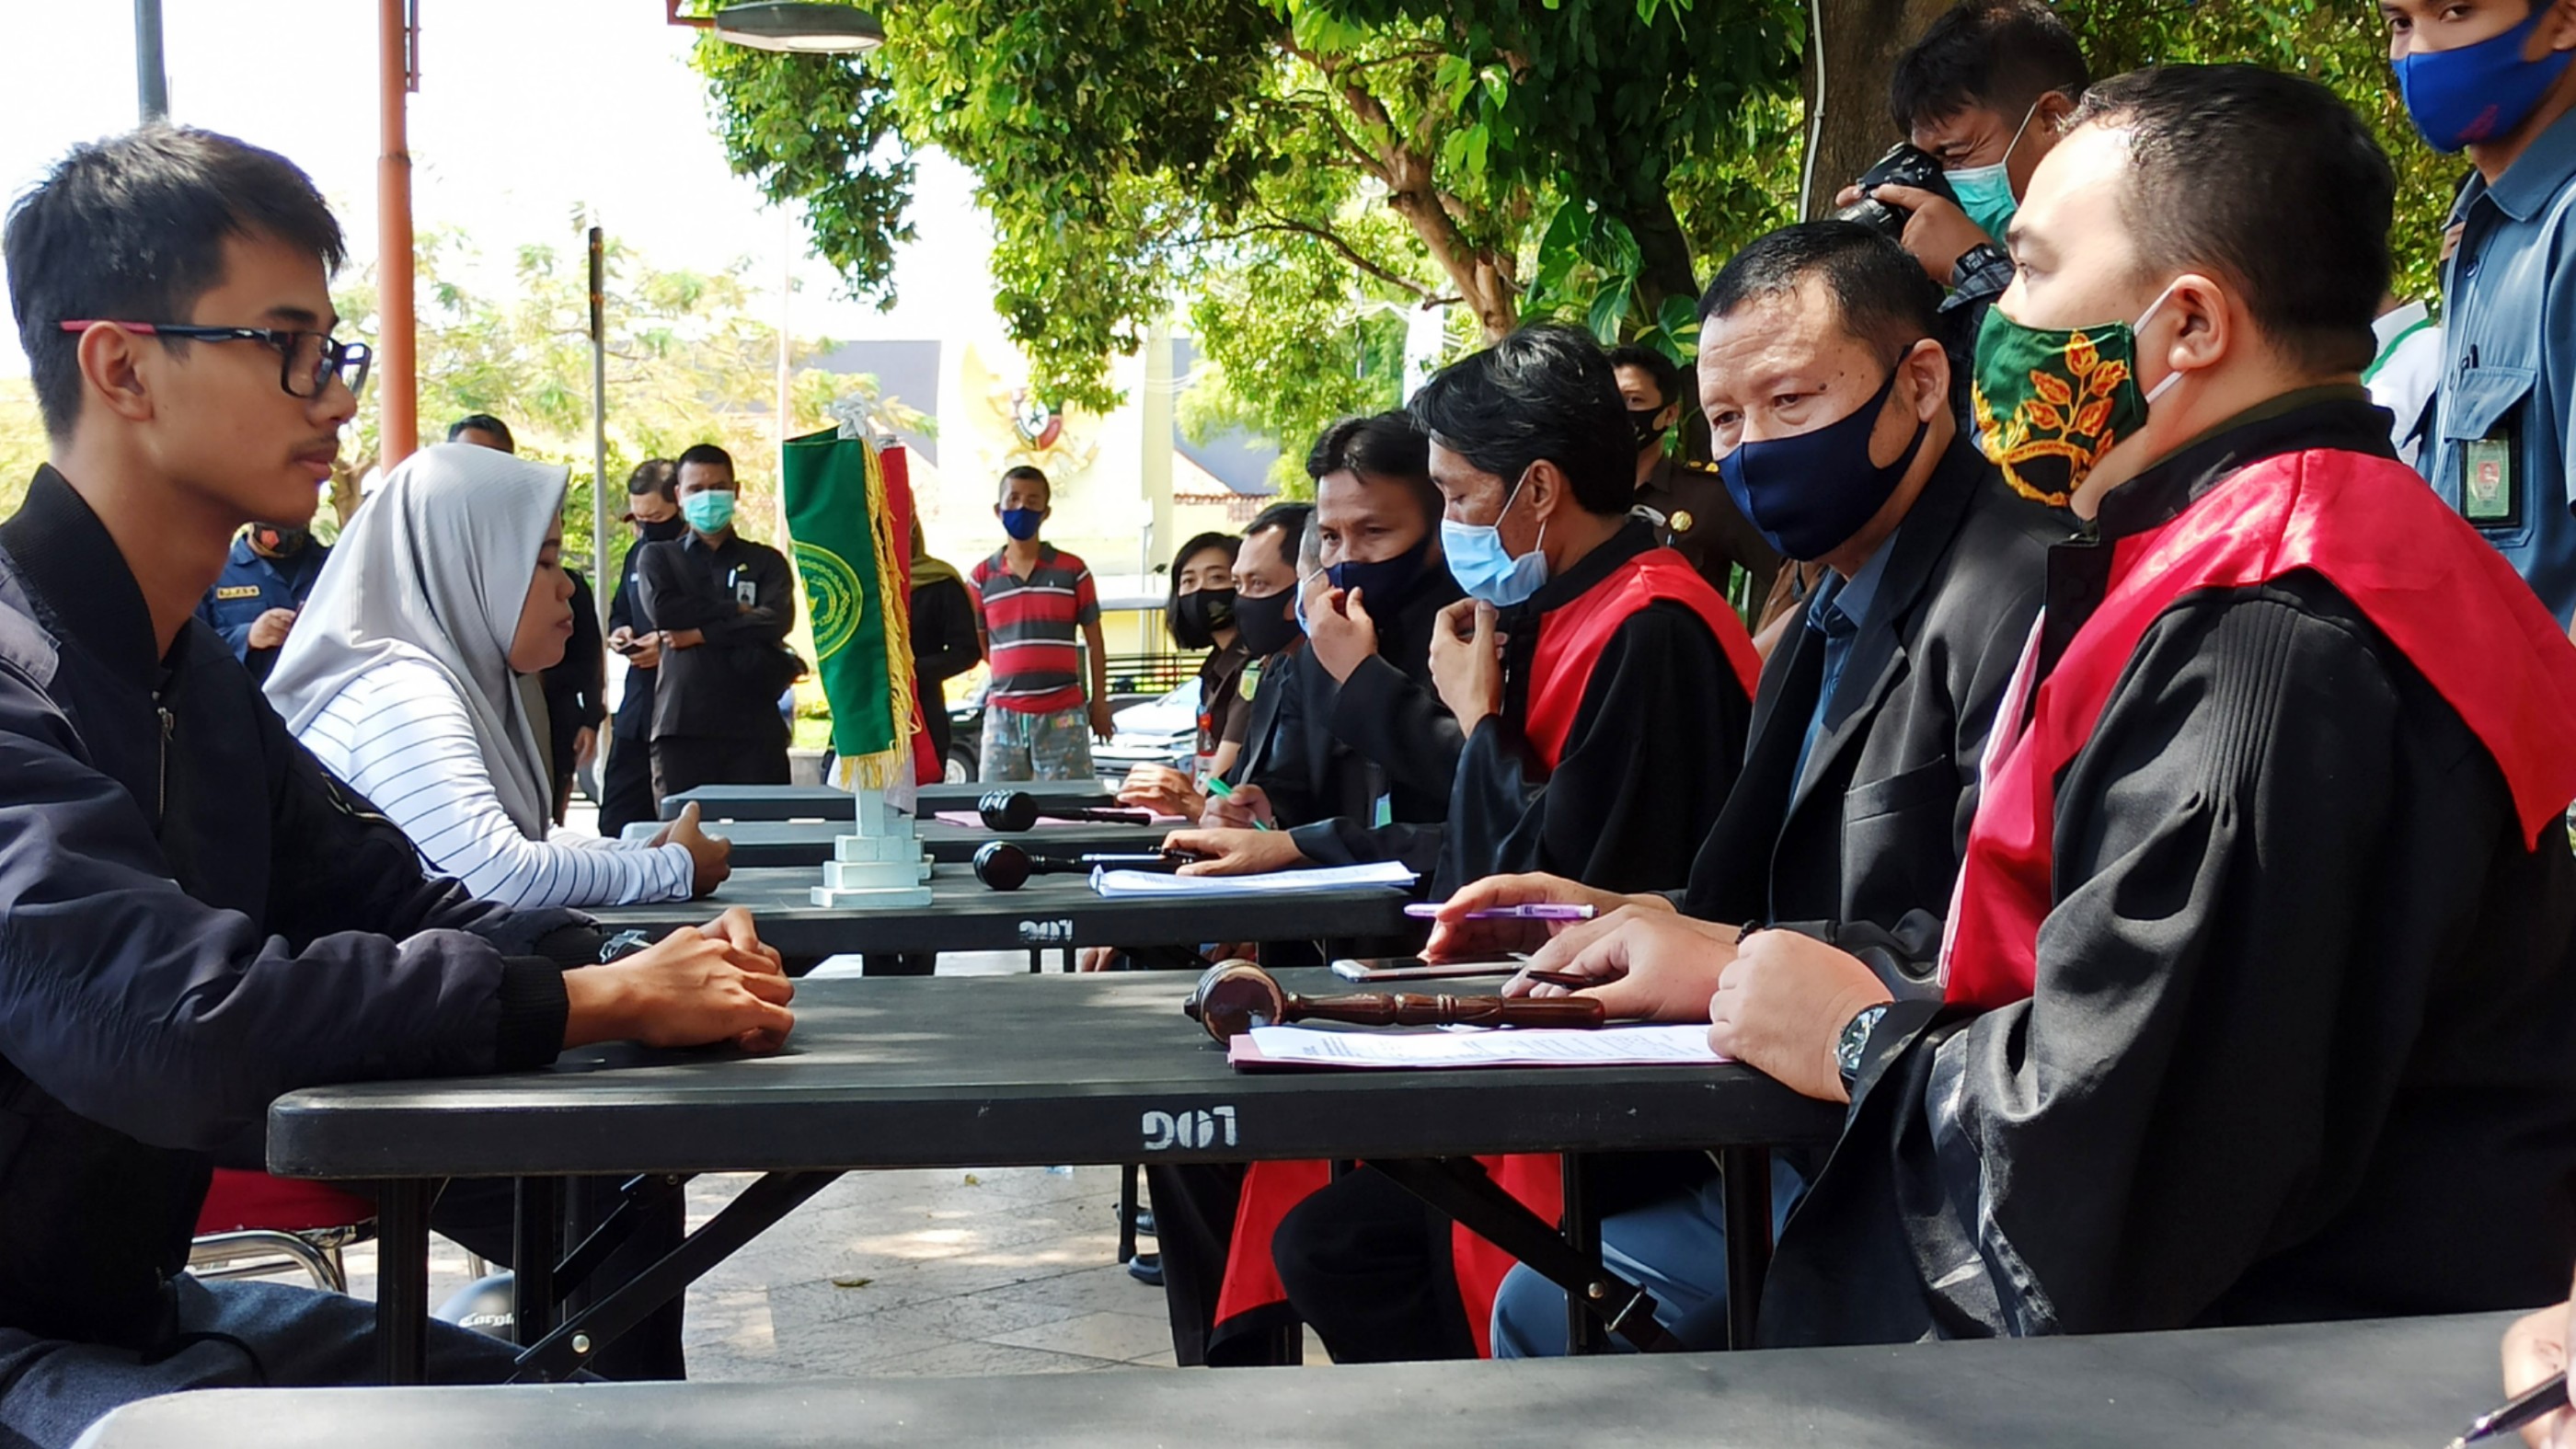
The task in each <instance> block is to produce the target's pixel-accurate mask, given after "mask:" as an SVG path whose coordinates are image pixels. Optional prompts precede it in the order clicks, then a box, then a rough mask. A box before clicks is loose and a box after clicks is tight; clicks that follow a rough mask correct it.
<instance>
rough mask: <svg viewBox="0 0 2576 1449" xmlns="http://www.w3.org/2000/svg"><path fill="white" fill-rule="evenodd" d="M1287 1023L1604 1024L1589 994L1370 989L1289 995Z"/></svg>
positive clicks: (1385, 1024) (1283, 1018) (1599, 1004)
mask: <svg viewBox="0 0 2576 1449" xmlns="http://www.w3.org/2000/svg"><path fill="white" fill-rule="evenodd" d="M1281 1019H1282V1020H1283V1021H1343V1022H1349V1023H1352V1024H1353V1025H1356V1026H1556V1027H1594V1026H1599V1025H1601V1024H1602V1021H1603V1013H1602V1009H1601V1003H1600V1002H1599V1001H1596V1000H1594V999H1593V998H1591V997H1589V996H1553V997H1537V996H1420V995H1415V994H1412V993H1408V992H1387V991H1368V992H1359V993H1356V994H1353V995H1350V996H1318V997H1305V996H1291V997H1289V998H1288V1009H1287V1011H1286V1012H1285V1013H1283V1015H1282V1018H1281Z"/></svg>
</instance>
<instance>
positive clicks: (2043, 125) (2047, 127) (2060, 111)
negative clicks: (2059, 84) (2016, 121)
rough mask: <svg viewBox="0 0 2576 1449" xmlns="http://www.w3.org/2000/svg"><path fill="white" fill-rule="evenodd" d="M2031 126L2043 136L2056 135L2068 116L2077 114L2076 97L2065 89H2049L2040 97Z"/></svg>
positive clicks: (2031, 119)
mask: <svg viewBox="0 0 2576 1449" xmlns="http://www.w3.org/2000/svg"><path fill="white" fill-rule="evenodd" d="M2035 110H2036V112H2037V113H2036V114H2034V115H2033V116H2032V117H2031V118H2030V128H2031V129H2032V130H2034V131H2037V132H2039V133H2040V134H2041V135H2043V136H2054V135H2056V134H2057V128H2058V127H2060V126H2062V125H2065V124H2066V118H2067V117H2069V116H2071V115H2074V114H2075V98H2074V97H2073V96H2070V95H2068V94H2067V93H2066V92H2064V91H2049V92H2047V93H2046V94H2044V95H2042V96H2041V97H2040V98H2039V104H2038V105H2037V107H2036V108H2035Z"/></svg>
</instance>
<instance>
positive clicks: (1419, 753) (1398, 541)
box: [1176, 413, 1463, 875]
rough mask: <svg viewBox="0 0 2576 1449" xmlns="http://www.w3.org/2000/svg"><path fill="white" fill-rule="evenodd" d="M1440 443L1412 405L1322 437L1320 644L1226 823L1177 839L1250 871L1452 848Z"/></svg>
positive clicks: (1311, 639) (1315, 464)
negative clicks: (1442, 645) (1435, 642)
mask: <svg viewBox="0 0 2576 1449" xmlns="http://www.w3.org/2000/svg"><path fill="white" fill-rule="evenodd" d="M1430 452H1431V440H1430V439H1429V438H1428V437H1426V436H1424V434H1423V432H1422V430H1421V429H1420V428H1419V427H1416V426H1415V425H1414V423H1413V421H1412V419H1410V418H1408V417H1406V416H1405V415H1404V414H1402V413H1381V414H1379V415H1377V416H1375V417H1362V418H1344V419H1342V420H1341V421H1340V422H1337V423H1335V424H1333V425H1332V426H1331V427H1329V428H1327V429H1325V430H1324V435H1323V436H1322V437H1321V438H1318V439H1317V440H1316V442H1315V446H1314V447H1313V449H1311V450H1310V451H1309V452H1308V453H1307V456H1306V472H1307V476H1309V477H1311V478H1313V479H1314V480H1315V513H1314V519H1313V527H1314V531H1315V538H1316V546H1317V559H1318V562H1319V564H1320V568H1319V569H1318V571H1317V572H1315V573H1313V574H1312V575H1310V576H1308V577H1307V578H1305V579H1304V580H1303V581H1302V583H1301V587H1300V593H1301V598H1300V600H1299V605H1300V608H1301V610H1302V613H1303V617H1304V619H1305V632H1306V636H1307V648H1306V652H1305V654H1304V655H1303V656H1302V657H1301V658H1300V659H1299V660H1298V662H1297V664H1296V666H1295V668H1294V669H1293V670H1291V671H1290V673H1289V675H1288V678H1289V680H1290V681H1291V686H1290V688H1289V690H1288V691H1287V693H1286V695H1285V697H1283V698H1281V699H1280V701H1279V703H1278V708H1277V713H1276V715H1275V716H1274V723H1273V725H1272V729H1271V744H1270V747H1269V748H1268V749H1266V750H1265V751H1263V752H1262V755H1263V757H1262V760H1261V764H1260V769H1259V770H1258V771H1256V772H1255V773H1254V774H1253V775H1252V776H1251V777H1250V780H1251V783H1250V784H1249V785H1248V786H1246V787H1245V788H1243V789H1240V790H1238V791H1237V792H1236V793H1235V796H1234V798H1233V799H1231V800H1226V799H1218V800H1214V801H1211V802H1209V805H1208V809H1207V813H1206V815H1205V816H1204V817H1203V823H1204V824H1205V825H1206V826H1207V827H1208V830H1209V832H1223V833H1222V834H1216V833H1208V834H1200V833H1195V832H1194V833H1191V834H1190V835H1189V836H1188V838H1187V839H1186V840H1178V839H1176V843H1179V844H1183V845H1185V846H1187V847H1188V848H1192V849H1201V850H1206V851H1208V852H1209V853H1217V854H1221V855H1222V856H1223V857H1224V859H1225V860H1226V862H1227V867H1228V869H1230V870H1238V871H1257V870H1276V869H1281V868H1284V867H1287V866H1293V865H1349V864H1352V863H1354V862H1359V861H1375V860H1401V861H1404V862H1405V863H1407V864H1409V865H1411V866H1412V867H1413V868H1414V869H1415V870H1417V871H1420V872H1421V873H1423V874H1424V875H1428V874H1430V872H1431V870H1432V868H1433V867H1434V866H1435V865H1436V864H1437V863H1438V860H1439V856H1440V839H1441V821H1442V820H1443V819H1445V818H1446V817H1447V815H1448V810H1449V788H1450V784H1451V781H1452V778H1453V776H1454V774H1455V771H1456V768H1457V763H1458V750H1459V747H1460V745H1461V744H1462V743H1463V739H1462V737H1461V736H1460V735H1459V733H1458V725H1457V722H1456V721H1454V720H1452V719H1451V718H1450V717H1449V707H1448V706H1447V705H1444V704H1442V703H1441V702H1440V696H1439V695H1438V694H1437V693H1436V692H1435V691H1434V690H1433V689H1432V687H1431V635H1432V631H1433V629H1434V628H1435V627H1436V626H1437V624H1438V621H1439V617H1440V611H1441V610H1442V609H1445V608H1447V607H1448V606H1449V605H1451V604H1454V603H1456V602H1457V601H1458V597H1459V589H1458V584H1457V581H1456V580H1454V579H1452V578H1450V577H1449V571H1448V570H1447V569H1446V568H1445V567H1443V566H1442V564H1441V561H1440V552H1439V548H1438V543H1437V528H1438V524H1439V518H1440V494H1439V492H1438V490H1436V489H1434V488H1433V487H1432V486H1431V473H1430ZM1381 619H1383V621H1384V622H1383V623H1381V622H1380V620H1381ZM1256 821H1258V822H1260V823H1262V824H1276V825H1284V826H1287V827H1288V829H1286V830H1285V831H1282V832H1276V833H1272V832H1263V831H1259V830H1257V829H1256V828H1254V822H1256Z"/></svg>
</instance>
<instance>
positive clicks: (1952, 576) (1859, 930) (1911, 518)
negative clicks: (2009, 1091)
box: [1682, 439, 2074, 994]
mask: <svg viewBox="0 0 2576 1449" xmlns="http://www.w3.org/2000/svg"><path fill="white" fill-rule="evenodd" d="M2073 531H2074V526H2073V524H2072V522H2071V521H2070V520H2069V519H2068V518H2067V517H2066V515H2064V514H2062V513H2060V512H2058V511H2057V510H2055V509H2053V508H2049V507H2046V506H2044V505H2041V504H2038V503H2033V502H2031V501H2029V500H2027V499H2024V498H2022V497H2020V496H2019V495H2017V494H2015V493H2014V492H2013V491H2012V489H2011V488H2010V487H2008V486H2007V485H2006V484H2005V483H2004V482H2003V480H2002V479H2001V478H2000V477H1998V476H1997V475H1996V473H1995V470H1994V468H1993V465H1991V464H1989V463H1987V462H1986V461H1985V459H1984V458H1982V457H1980V456H1978V454H1977V452H1976V450H1975V448H1974V447H1973V446H1972V445H1971V444H1969V443H1968V442H1967V441H1965V440H1964V439H1961V440H1956V441H1954V442H1953V443H1952V444H1951V446H1950V450H1949V451H1948V452H1947V453H1946V454H1944V455H1943V457H1942V459H1941V464H1940V467H1939V468H1938V469H1937V470H1936V471H1935V472H1934V473H1933V475H1932V479H1931V481H1930V482H1929V483H1927V484H1926V485H1925V486H1924V489H1923V492H1922V494H1921V495H1920V496H1919V497H1917V498H1916V499H1915V502H1914V507H1913V509H1912V510H1911V511H1909V512H1908V513H1907V514H1906V517H1905V522H1904V524H1903V526H1902V527H1901V528H1900V529H1899V530H1898V532H1897V534H1896V537H1895V540H1894V541H1893V542H1892V543H1891V544H1889V545H1888V546H1889V547H1891V548H1893V549H1895V550H1896V551H1895V553H1893V554H1891V555H1890V556H1889V558H1888V563H1887V572H1886V573H1885V574H1884V575H1883V576H1882V577H1881V579H1880V581H1879V587H1878V595H1877V597H1876V599H1874V600H1873V601H1872V603H1871V608H1870V617H1869V618H1868V619H1867V620H1866V621H1864V623H1863V626H1862V628H1861V630H1860V632H1859V634H1858V635H1857V636H1856V637H1855V639H1854V641H1853V646H1852V648H1853V653H1852V656H1851V658H1850V659H1849V660H1848V661H1847V662H1846V663H1845V664H1844V666H1843V679H1842V683H1843V685H1844V686H1845V688H1844V690H1843V691H1842V694H1843V696H1844V697H1845V698H1846V699H1847V700H1848V701H1849V703H1848V704H1846V705H1844V706H1843V707H1842V709H1841V711H1840V712H1839V713H1837V714H1835V715H1830V716H1828V717H1827V719H1826V721H1825V728H1824V733H1823V734H1821V735H1820V736H1818V737H1817V740H1816V748H1815V753H1814V757H1813V758H1812V759H1810V760H1809V761H1808V762H1807V771H1806V778H1805V779H1803V780H1793V779H1792V772H1794V771H1795V770H1796V769H1797V767H1798V752H1799V748H1800V746H1801V745H1802V744H1803V743H1804V742H1805V739H1806V734H1807V726H1808V723H1809V721H1810V720H1812V719H1813V718H1814V715H1815V710H1816V699H1817V688H1818V685H1819V683H1820V681H1821V680H1822V679H1823V671H1824V652H1825V641H1824V637H1823V636H1822V635H1820V634H1818V633H1816V632H1815V631H1814V630H1812V629H1808V628H1804V627H1797V628H1793V629H1791V630H1790V632H1789V635H1788V637H1787V638H1786V639H1785V640H1783V641H1782V642H1781V646H1780V648H1779V649H1778V650H1776V651H1774V653H1773V654H1772V656H1771V660H1770V663H1769V664H1768V665H1767V666H1766V667H1765V668H1764V669H1763V671H1762V680H1761V687H1760V689H1759V690H1758V691H1757V693H1756V695H1755V698H1754V701H1753V726H1752V736H1751V742H1750V743H1749V744H1748V745H1747V747H1746V750H1745V768H1744V772H1743V774H1742V775H1741V776H1739V777H1738V779H1737V781H1736V786H1735V789H1734V790H1733V792H1732V793H1730V794H1729V795H1728V796H1727V800H1726V805H1725V807H1724V808H1723V809H1722V810H1720V811H1719V812H1718V817H1717V823H1716V824H1715V825H1714V826H1712V827H1711V828H1710V830H1709V834H1708V838H1707V840H1706V841H1705V842H1704V843H1703V844H1702V846H1701V848H1700V852H1699V858H1698V860H1697V861H1695V862H1694V863H1693V865H1692V868H1691V883H1690V886H1689V889H1688V890H1687V891H1686V892H1685V893H1684V895H1683V898H1682V907H1683V909H1684V910H1686V911H1687V912H1689V913H1690V914H1691V915H1694V916H1698V917H1701V918H1703V919H1706V920H1715V921H1737V922H1744V921H1757V922H1764V923H1770V924H1783V925H1797V926H1800V927H1802V928H1803V929H1805V930H1807V931H1808V933H1809V934H1811V935H1816V936H1820V937H1822V938H1824V939H1826V940H1830V941H1838V942H1839V943H1840V944H1842V945H1844V946H1845V947H1846V948H1847V949H1862V950H1865V949H1866V947H1867V946H1868V945H1870V944H1872V943H1873V942H1876V941H1880V940H1882V939H1883V938H1882V937H1880V936H1878V935H1876V934H1874V933H1885V935H1886V936H1892V937H1895V938H1896V939H1897V940H1899V941H1902V942H1904V943H1906V945H1907V946H1908V947H1909V948H1920V949H1910V950H1909V951H1907V952H1903V953H1899V954H1905V955H1908V956H1909V957H1910V958H1911V959H1914V960H1927V961H1928V960H1931V959H1933V958H1934V957H1935V956H1936V955H1937V954H1938V953H1937V947H1938V945H1939V942H1940V935H1941V922H1942V918H1943V917H1944V915H1946V913H1947V912H1948V911H1949V908H1950V887H1951V884H1952V882H1953V881H1954V880H1955V879H1956V878H1957V876H1958V873H1959V856H1960V852H1961V851H1962V850H1963V849H1964V848H1965V846H1966V844H1967V838H1968V821H1969V819H1970V817H1972V816H1973V815H1974V814H1975V813H1976V807H1977V767H1978V762H1979V760H1980V759H1981V757H1982V756H1983V755H1984V752H1985V747H1986V735H1987V732H1988V731H1989V730H1990V729H1991V728H1992V727H1993V723H1994V717H1995V711H1996V707H1997V705H1998V703H1999V702H2000V701H2001V699H2002V696H2003V691H2004V686H2005V685H2006V684H2007V683H2008V682H2010V680H2011V678H2012V672H2013V666H2014V665H2015V664H2016V663H2018V662H2019V661H2020V658H2021V653H2022V648H2023V646H2024V644H2025V643H2027V641H2028V639H2029V636H2030V627H2031V621H2032V619H2033V618H2035V617H2036V616H2037V614H2038V612H2039V606H2040V600H2041V597H2042V594H2043V592H2044V590H2045V588H2046V584H2047V569H2048V547H2049V545H2050V544H2053V543H2057V542H2060V541H2062V540H2064V539H2065V538H2066V537H2068V536H2069V535H2070V534H2071V533H2072V532H2073ZM1883 969H1884V968H1883ZM1908 985H1912V986H1916V987H1920V986H1922V985H1923V983H1919V982H1891V983H1890V986H1891V989H1896V990H1898V992H1899V994H1905V987H1906V986H1908Z"/></svg>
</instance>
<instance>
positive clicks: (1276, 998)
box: [1181, 961, 1288, 1041]
mask: <svg viewBox="0 0 2576 1449" xmlns="http://www.w3.org/2000/svg"><path fill="white" fill-rule="evenodd" d="M1181 1010H1182V1012H1183V1013H1184V1014H1186V1015H1187V1016H1188V1017H1189V1018H1190V1020H1192V1021H1195V1022H1197V1023H1198V1024H1199V1025H1201V1026H1203V1027H1206V1028H1207V1034H1208V1035H1210V1036H1212V1037H1215V1038H1216V1039H1217V1040H1218V1041H1232V1040H1233V1039H1234V1038H1235V1037H1237V1036H1239V1035H1241V1034H1242V1033H1244V1032H1247V1031H1250V1030H1252V1029H1253V1028H1254V1027H1256V1026H1276V1025H1278V1024H1279V1020H1280V1018H1282V1017H1284V1016H1286V1015H1287V1014H1288V993H1287V992H1285V991H1282V990H1280V989H1279V983H1278V982H1277V981H1276V980H1274V979H1273V978H1272V977H1271V975H1270V973H1269V972H1267V971H1264V970H1262V969H1261V968H1260V967H1258V966H1256V965H1254V964H1252V963H1251V962H1249V961H1219V962H1218V963H1216V964H1215V965H1213V966H1210V967H1209V968H1208V969H1207V970H1205V971H1204V972H1201V973H1200V974H1199V984H1198V985H1197V986H1196V987H1194V988H1192V989H1191V991H1190V998H1189V1000H1187V1001H1184V1002H1182V1003H1181Z"/></svg>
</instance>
